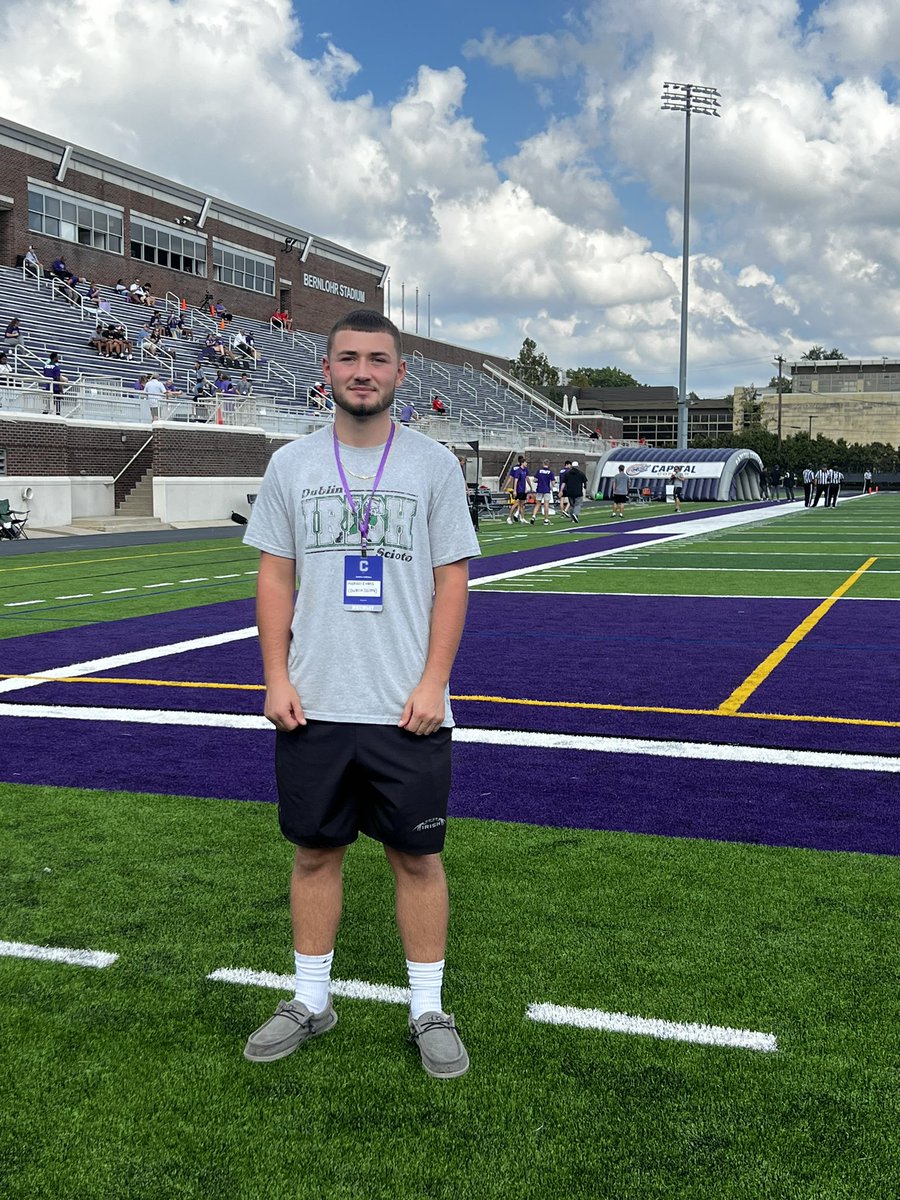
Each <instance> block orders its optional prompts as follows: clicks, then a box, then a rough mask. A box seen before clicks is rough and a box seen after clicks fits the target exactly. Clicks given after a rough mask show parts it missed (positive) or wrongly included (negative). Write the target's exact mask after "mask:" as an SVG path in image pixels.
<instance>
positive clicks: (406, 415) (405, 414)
mask: <svg viewBox="0 0 900 1200" xmlns="http://www.w3.org/2000/svg"><path fill="white" fill-rule="evenodd" d="M418 419H419V414H418V413H417V412H416V408H415V405H414V404H410V403H409V401H408V400H407V402H406V404H404V405H403V407H402V408H401V409H400V424H401V425H409V424H410V423H411V422H412V421H418Z"/></svg>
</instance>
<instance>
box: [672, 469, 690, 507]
mask: <svg viewBox="0 0 900 1200" xmlns="http://www.w3.org/2000/svg"><path fill="white" fill-rule="evenodd" d="M685 482H686V480H685V478H684V471H682V469H681V467H676V468H675V470H674V471H673V472H672V474H671V476H670V478H669V483H671V485H672V499H673V500H674V501H675V511H676V513H680V512H681V501H682V497H683V496H684V485H685Z"/></svg>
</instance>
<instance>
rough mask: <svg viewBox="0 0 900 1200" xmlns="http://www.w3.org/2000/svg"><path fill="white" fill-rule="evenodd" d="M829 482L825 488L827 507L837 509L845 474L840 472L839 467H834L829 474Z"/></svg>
mask: <svg viewBox="0 0 900 1200" xmlns="http://www.w3.org/2000/svg"><path fill="white" fill-rule="evenodd" d="M828 475H829V480H828V484H827V486H826V488H825V507H826V508H837V500H838V495H839V494H840V490H841V484H842V483H843V482H844V473H843V471H839V470H838V469H837V467H832V468H831V470H830V471H829V472H828Z"/></svg>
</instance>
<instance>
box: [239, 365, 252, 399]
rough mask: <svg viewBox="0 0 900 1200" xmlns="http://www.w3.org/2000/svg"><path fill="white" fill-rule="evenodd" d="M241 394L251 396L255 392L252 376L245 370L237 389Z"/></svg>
mask: <svg viewBox="0 0 900 1200" xmlns="http://www.w3.org/2000/svg"><path fill="white" fill-rule="evenodd" d="M235 390H236V391H237V393H238V395H239V396H251V395H252V394H253V384H252V382H251V380H250V376H249V375H248V374H247V372H246V371H245V372H244V373H243V375H242V376H241V377H240V379H239V380H238V382H237V386H236V389H235Z"/></svg>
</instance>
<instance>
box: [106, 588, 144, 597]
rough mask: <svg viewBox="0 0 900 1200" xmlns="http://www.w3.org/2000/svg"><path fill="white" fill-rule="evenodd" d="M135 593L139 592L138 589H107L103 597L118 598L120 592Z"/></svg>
mask: <svg viewBox="0 0 900 1200" xmlns="http://www.w3.org/2000/svg"><path fill="white" fill-rule="evenodd" d="M134 591H137V589H136V588H107V589H106V591H104V592H103V595H104V596H118V595H119V593H120V592H134Z"/></svg>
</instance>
